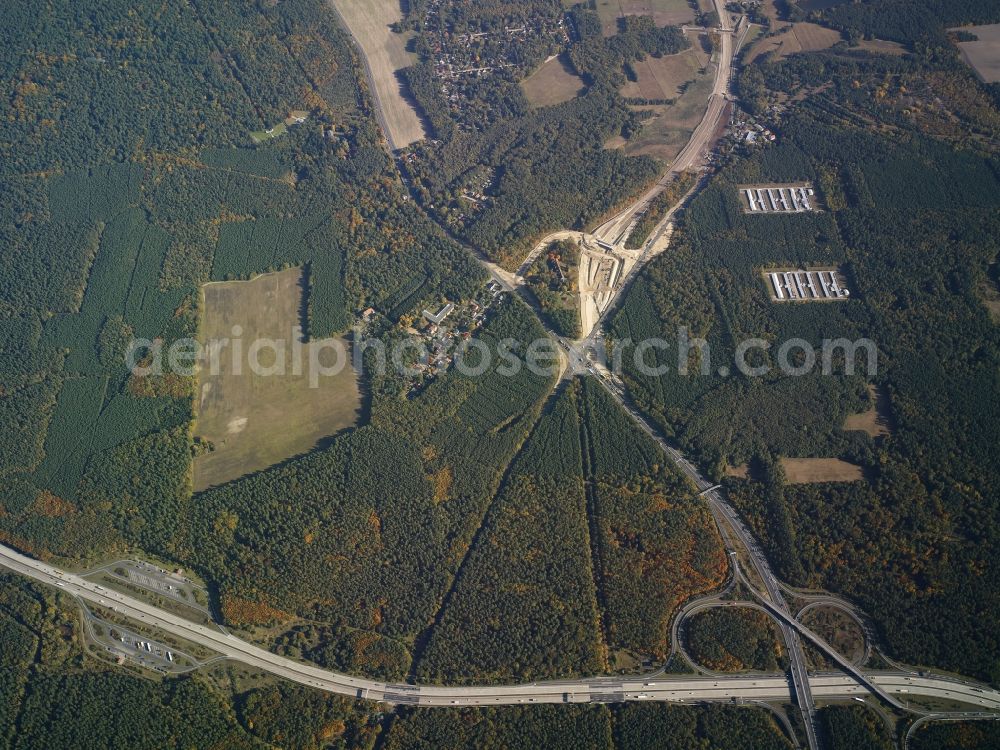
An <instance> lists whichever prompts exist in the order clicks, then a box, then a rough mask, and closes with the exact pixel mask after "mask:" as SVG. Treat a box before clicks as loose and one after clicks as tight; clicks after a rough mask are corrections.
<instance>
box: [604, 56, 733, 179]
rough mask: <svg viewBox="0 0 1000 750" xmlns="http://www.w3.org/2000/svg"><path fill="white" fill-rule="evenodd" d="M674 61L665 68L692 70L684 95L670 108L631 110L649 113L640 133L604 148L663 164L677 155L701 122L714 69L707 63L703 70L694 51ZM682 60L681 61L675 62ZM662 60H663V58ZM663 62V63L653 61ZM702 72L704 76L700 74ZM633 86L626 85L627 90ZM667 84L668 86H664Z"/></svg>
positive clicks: (651, 106)
mask: <svg viewBox="0 0 1000 750" xmlns="http://www.w3.org/2000/svg"><path fill="white" fill-rule="evenodd" d="M671 57H672V58H675V60H674V61H673V62H671V63H669V64H668V65H672V66H674V67H673V70H674V71H675V73H676V71H677V70H679V69H680V66H681V64H684V65H687V66H688V69H689V70H691V71H692V72H691V74H690V77H689V78H688V79H687V80H689V81H691V83H690V84H688V85H687V87H686V88H685V90H684V92H683V93H681V94H680V95H679V96H677V98H676V99H675V101H674V103H673V104H669V105H641V106H635V107H633V109H635V110H636V111H640V112H649V113H650V114H651V115H652V116H651V117H650V119H648V120H646V121H645V122H644V123H643V126H642V128H641V129H640V130H639V132H638V133H637V134H636V135H635V136H633V137H632V138H631V139H629V140H628V141H625V140H622V139H613V140H611V141H609V142H608V143H607V144H605V145H606V147H608V148H624V149H625V153H627V154H628V155H629V156H638V155H648V156H653V157H656V158H658V159H661V160H663V161H664V162H670V161H671V160H673V158H674V157H675V156H677V154H678V153H679V152H680V150H681V149H682V148H684V145H685V144H686V143H687V142H688V140H689V139H690V137H691V133H692V132H694V129H695V128H696V127H697V126H698V123H699V122H701V119H702V117H703V116H704V114H705V103H706V102H707V101H708V98H709V95H710V94H711V93H712V86H713V83H714V81H715V66H714V65H711V64H709V65H708V66H707V67H704V68H702V65H701V64H700V63H699V54H698V53H697V52H695V51H694V50H693V49H690V50H687V51H685V52H682V53H680V54H679V55H672V56H671ZM676 58H683V60H682V61H681V60H676ZM663 59H664V60H665V59H666V58H663ZM656 62H662V61H656ZM701 70H704V71H705V72H704V73H701V72H699V71H701ZM630 85H635V84H634V83H630V84H627V85H626V86H625V87H624V88H623V91H624V90H625V89H627V88H628V86H630ZM667 85H669V84H667Z"/></svg>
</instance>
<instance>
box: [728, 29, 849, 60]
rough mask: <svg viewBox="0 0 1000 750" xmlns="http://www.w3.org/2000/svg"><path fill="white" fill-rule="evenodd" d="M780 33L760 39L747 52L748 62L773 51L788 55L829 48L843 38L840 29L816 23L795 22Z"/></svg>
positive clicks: (779, 54)
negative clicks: (835, 29)
mask: <svg viewBox="0 0 1000 750" xmlns="http://www.w3.org/2000/svg"><path fill="white" fill-rule="evenodd" d="M790 26H791V28H787V29H786V30H785V31H782V32H781V33H779V34H776V35H774V36H768V37H762V38H761V39H758V40H757V42H756V43H755V44H754V46H753V48H752V49H751V50H750V51H749V52H748V53H747V63H751V62H753V61H754V60H756V59H757V58H758V57H761V56H763V55H767V54H769V53H771V52H775V53H777V55H778V56H779V57H787V56H788V55H794V54H796V53H797V52H816V51H818V50H824V49H829V48H830V47H832V46H833V45H835V44H836V43H837V42H839V41H841V39H842V38H843V37H842V36H841V34H840V32H839V31H834V30H833V29H828V28H826V27H825V26H820V25H818V24H815V23H795V24H791V25H790Z"/></svg>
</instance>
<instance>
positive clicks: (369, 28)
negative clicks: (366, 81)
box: [331, 0, 427, 149]
mask: <svg viewBox="0 0 1000 750" xmlns="http://www.w3.org/2000/svg"><path fill="white" fill-rule="evenodd" d="M331 5H332V6H333V7H334V9H335V10H336V11H337V12H338V14H339V15H340V17H341V19H343V22H344V24H345V25H346V26H347V30H348V31H349V32H350V33H351V36H353V37H354V39H355V41H357V43H358V46H360V47H361V51H362V52H363V53H364V56H365V58H366V59H367V61H368V68H369V70H370V72H371V76H372V78H373V79H374V84H375V91H374V92H373V93H374V95H375V97H376V99H377V100H378V105H379V109H380V110H381V111H382V119H383V121H384V123H385V128H386V129H387V130H388V131H389V132H388V133H386V137H387V138H388V139H389V145H390V146H391V147H392V148H394V149H397V148H403V147H404V146H409V145H410V144H411V143H413V142H414V141H419V140H420V139H422V138H425V137H426V136H427V133H426V132H425V131H424V125H423V123H422V122H421V120H420V117H419V115H418V114H417V112H416V110H414V108H413V107H412V105H411V104H410V103H409V101H407V99H406V97H405V96H404V93H403V89H402V84H401V83H400V80H399V78H398V77H397V75H396V71H398V70H401V69H402V68H407V67H409V66H410V65H413V64H414V63H415V62H417V59H416V56H415V55H412V54H410V53H409V52H407V51H406V43H407V41H408V40H409V37H408V36H407V35H405V34H396V33H393V31H392V30H391V29H390V28H389V24H391V23H394V22H395V21H398V20H400V19H401V18H402V11H401V9H400V6H399V2H398V0H331Z"/></svg>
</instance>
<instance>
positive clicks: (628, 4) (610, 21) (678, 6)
mask: <svg viewBox="0 0 1000 750" xmlns="http://www.w3.org/2000/svg"><path fill="white" fill-rule="evenodd" d="M597 13H598V15H599V16H600V17H601V29H602V31H603V32H604V35H605V36H612V35H613V34H614V33H615V32H617V31H618V19H619V18H622V17H623V16H652V17H653V22H654V23H655V24H656V25H657V26H680V25H682V24H685V23H691V22H693V21H694V9H693V8H692V7H691V5H690V3H688V1H687V0H597Z"/></svg>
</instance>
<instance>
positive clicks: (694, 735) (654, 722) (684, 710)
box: [614, 703, 792, 750]
mask: <svg viewBox="0 0 1000 750" xmlns="http://www.w3.org/2000/svg"><path fill="white" fill-rule="evenodd" d="M614 716H615V739H616V740H617V747H618V748H619V750H659V748H667V747H669V748H678V749H680V748H684V749H685V750H688V749H690V750H695V748H698V749H699V750H787V748H790V747H792V743H791V742H790V741H789V740H788V738H787V737H786V736H785V735H784V733H783V732H782V731H781V729H780V728H779V727H778V724H777V722H776V721H775V720H774V718H773V717H772V716H771V715H770V714H769V713H768V712H767V711H763V710H761V709H757V708H745V707H742V706H740V707H736V706H712V705H709V706H699V707H689V706H671V705H654V704H648V703H646V704H636V703H631V704H629V705H627V706H621V707H619V708H618V709H616V710H615V713H614Z"/></svg>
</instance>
